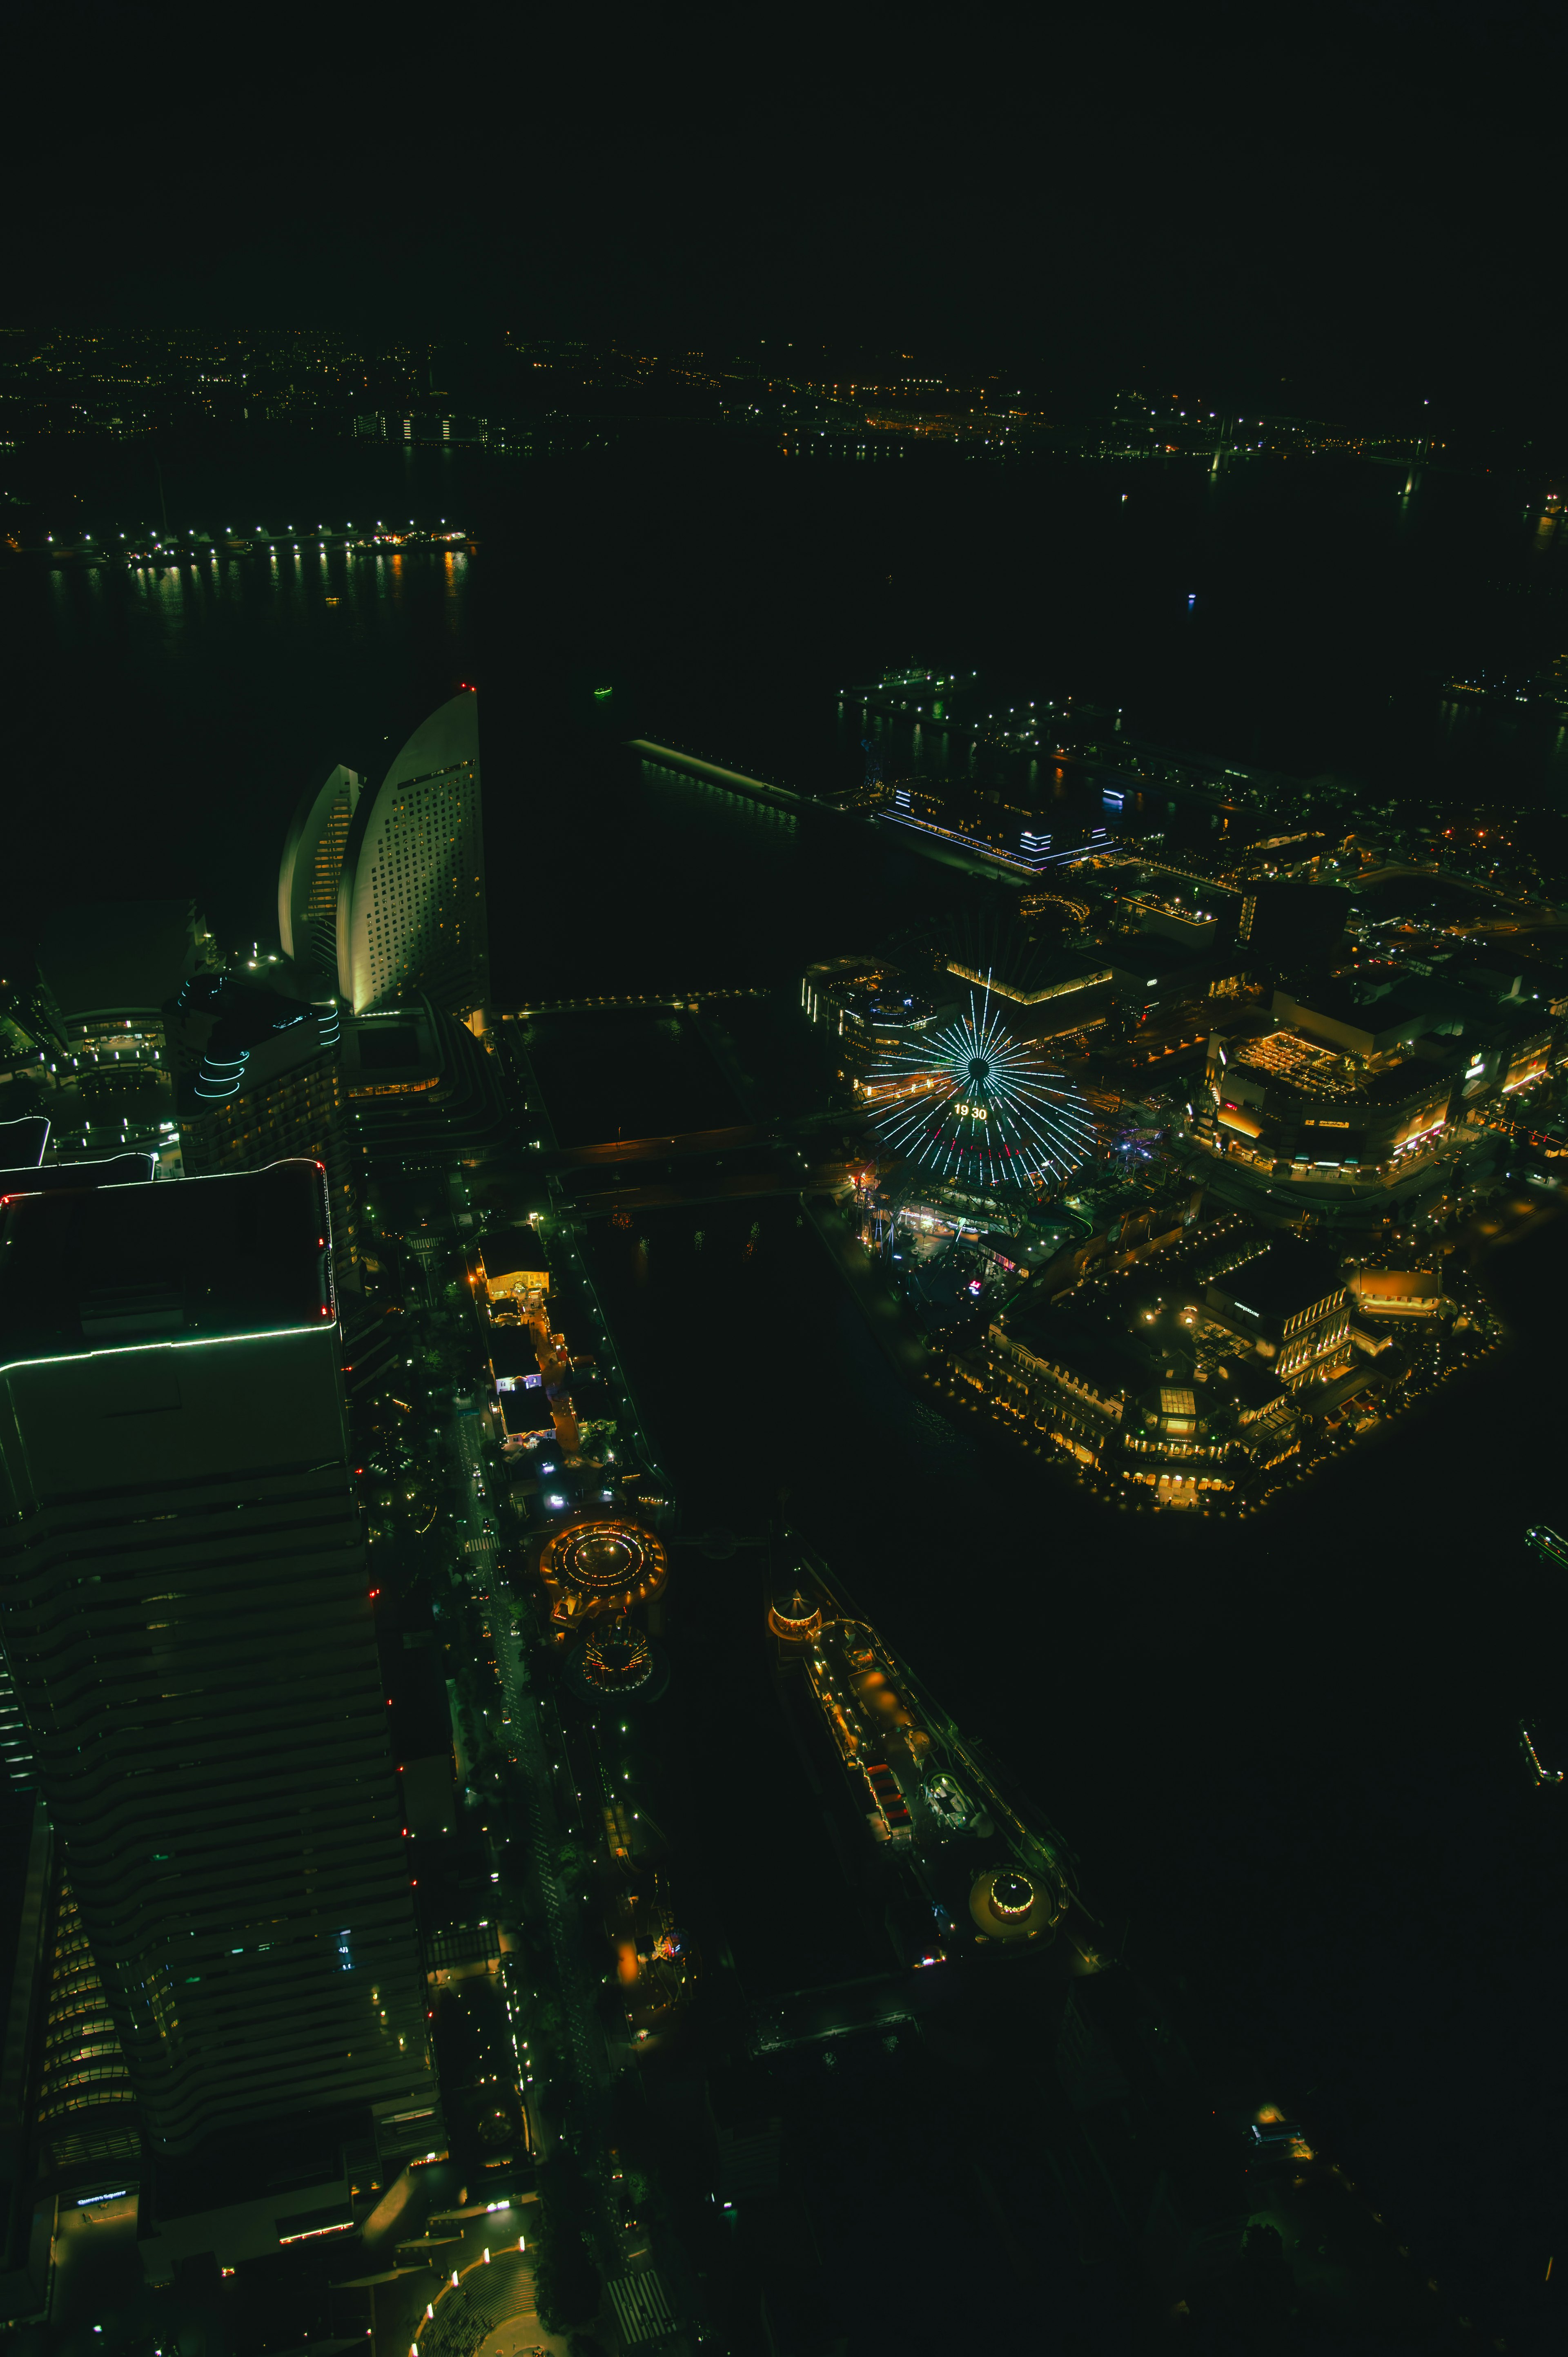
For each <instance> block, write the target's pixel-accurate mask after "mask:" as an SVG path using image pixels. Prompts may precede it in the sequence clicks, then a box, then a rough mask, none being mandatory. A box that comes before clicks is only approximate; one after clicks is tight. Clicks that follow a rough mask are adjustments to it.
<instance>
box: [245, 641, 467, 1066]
mask: <svg viewBox="0 0 1568 2357" xmlns="http://www.w3.org/2000/svg"><path fill="white" fill-rule="evenodd" d="M278 932H279V935H280V937H281V939H282V942H283V947H284V954H285V957H288V958H290V959H292V960H293V962H294V965H295V971H296V973H297V974H298V976H299V978H300V980H301V982H302V983H303V984H304V985H305V987H306V989H307V990H309V991H311V992H313V993H314V992H324V991H326V990H328V989H329V988H334V987H335V988H336V990H337V993H338V997H339V998H340V999H341V1000H343V1001H344V1003H345V1004H346V1005H347V1006H348V1007H349V1010H350V1011H351V1012H352V1013H353V1014H355V1015H364V1014H368V1013H379V1012H381V1010H382V1009H384V1008H386V1007H389V1006H396V1005H397V1004H398V1003H399V1002H400V1001H402V1000H407V999H413V998H414V997H416V996H419V995H420V994H421V993H423V994H424V996H426V997H427V998H429V999H430V1000H431V1001H432V1003H433V1004H434V1005H435V1006H438V1007H440V1008H442V1009H443V1010H444V1011H445V1012H446V1014H448V1015H455V1016H456V1017H457V1018H458V1019H459V1020H460V1021H462V1022H464V1023H467V1024H468V1025H470V1026H471V1028H473V1029H474V1030H476V1031H482V1030H483V1028H484V1010H485V1005H486V1001H487V998H488V996H489V931H488V927H487V922H486V914H485V842H484V825H483V815H482V812H481V808H480V799H479V700H478V696H477V695H476V694H474V693H473V691H472V690H471V689H467V688H466V689H465V690H464V691H463V693H462V694H460V695H455V696H453V697H452V699H451V701H450V702H449V703H446V704H443V705H440V707H439V708H438V709H437V710H436V711H435V712H433V713H432V714H431V716H430V717H429V719H428V720H425V721H424V722H422V723H421V725H420V726H419V727H417V728H416V729H415V730H414V732H413V736H412V737H410V738H409V739H408V742H407V743H406V744H405V745H404V746H403V748H402V750H401V752H399V754H398V755H397V758H396V759H394V760H393V762H392V766H391V768H390V769H389V770H387V773H386V775H385V777H384V778H383V779H382V780H381V784H380V785H379V786H377V787H374V788H373V789H372V788H370V787H367V786H366V785H365V783H364V781H363V780H361V779H360V776H359V775H358V773H357V772H356V771H354V770H348V769H343V768H341V767H339V768H338V769H336V770H333V772H332V774H331V776H330V777H329V778H328V780H327V781H326V783H325V785H323V786H322V787H320V788H319V789H318V790H317V791H314V792H311V793H307V794H306V797H305V799H304V800H303V802H301V803H300V806H299V808H298V810H297V811H296V812H295V816H294V822H293V823H292V825H291V826H290V828H289V831H288V836H287V840H286V841H285V845H284V856H283V864H282V866H281V867H280V869H279V871H278Z"/></svg>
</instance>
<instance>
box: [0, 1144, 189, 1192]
mask: <svg viewBox="0 0 1568 2357" xmlns="http://www.w3.org/2000/svg"><path fill="white" fill-rule="evenodd" d="M156 1159H157V1157H156V1155H152V1154H111V1155H108V1156H107V1157H105V1158H104V1160H103V1161H102V1162H46V1163H44V1164H42V1165H41V1166H40V1167H38V1168H22V1169H18V1170H0V1195H53V1194H58V1193H59V1190H60V1189H62V1188H67V1189H69V1188H72V1187H75V1188H81V1187H134V1186H135V1185H136V1184H137V1183H138V1182H139V1181H142V1180H145V1179H151V1177H152V1175H153V1168H154V1165H155V1163H156Z"/></svg>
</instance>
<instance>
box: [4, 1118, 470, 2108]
mask: <svg viewBox="0 0 1568 2357" xmlns="http://www.w3.org/2000/svg"><path fill="white" fill-rule="evenodd" d="M327 1237H328V1222H327V1199H326V1191H325V1188H324V1185H323V1178H322V1173H321V1172H320V1171H319V1170H318V1169H317V1167H316V1165H315V1163H314V1162H291V1163H284V1164H280V1165H277V1166H275V1167H274V1168H272V1169H270V1170H264V1171H259V1172H255V1173H246V1174H243V1175H240V1176H235V1177H229V1178H216V1179H195V1180H190V1181H188V1182H187V1183H186V1184H184V1185H182V1186H177V1187H124V1188H110V1189H99V1190H96V1191H94V1192H92V1193H81V1194H71V1193H63V1192H57V1193H53V1194H45V1195H28V1196H22V1197H17V1198H15V1199H13V1200H11V1201H10V1203H9V1204H8V1205H6V1206H5V1210H4V1212H3V1213H0V1514H3V1522H0V1529H3V1536H0V1634H3V1636H4V1641H5V1653H6V1656H7V1659H8V1662H9V1666H10V1669H11V1673H12V1676H13V1678H14V1681H15V1685H16V1694H17V1696H18V1698H19V1700H20V1703H21V1706H22V1709H23V1712H24V1714H25V1716H26V1719H27V1732H28V1735H29V1738H30V1740H31V1746H32V1749H33V1753H34V1757H35V1760H36V1764H37V1770H38V1779H39V1782H40V1785H41V1788H42V1791H43V1792H44V1795H45V1798H46V1800H47V1803H48V1812H49V1817H50V1820H51V1822H52V1824H53V1826H54V1828H55V1832H56V1834H57V1835H58V1837H59V1842H60V1844H61V1847H62V1853H63V1861H62V1862H63V1867H64V1871H65V1873H66V1875H67V1877H68V1878H69V1881H70V1889H71V1892H72V1894H73V1896H74V1898H75V1900H76V1903H77V1905H78V1906H79V1908H80V1910H81V1922H82V1926H83V1929H84V1931H85V1933H86V1935H87V1938H88V1939H89V1940H90V1942H91V1952H92V1955H93V1958H94V1960H95V1962H96V1964H97V1968H98V1972H99V1974H100V1975H101V1979H102V1996H103V2002H104V2005H105V2007H106V2009H107V2015H108V2018H110V2020H111V2021H112V2022H113V2030H114V2033H115V2037H116V2038H117V2040H118V2043H119V2047H120V2049H121V2050H122V2051H123V2053H124V2064H125V2068H126V2070H127V2072H128V2073H129V2077H130V2082H131V2084H132V2086H133V2087H134V2091H135V2095H136V2102H137V2108H138V2111H139V2114H140V2117H141V2121H142V2124H143V2126H144V2127H145V2131H146V2133H147V2135H148V2136H149V2137H150V2138H151V2139H152V2141H153V2143H154V2145H155V2147H156V2148H158V2149H160V2150H162V2151H165V2152H169V2153H177V2152H181V2151H187V2150H189V2149H191V2148H193V2147H195V2146H196V2145H198V2144H199V2142H200V2141H201V2140H202V2139H203V2138H204V2137H205V2136H208V2135H209V2134H210V2133H212V2132H214V2131H217V2130H220V2129H243V2128H246V2127H250V2126H255V2125H257V2124H259V2123H263V2122H266V2121H268V2120H277V2119H284V2118H292V2117H294V2116H296V2115H298V2114H299V2113H300V2112H302V2111H305V2110H315V2109H324V2108H327V2107H335V2106H339V2105H345V2104H365V2103H369V2104H381V2103H386V2102H389V2101H402V2100H403V2099H405V2098H406V2099H409V2100H410V2101H419V2100H422V2099H423V2100H425V2101H428V2093H429V2089H430V2087H431V2084H432V2080H431V2076H430V2061H429V2055H428V2050H427V2046H426V2039H425V2017H424V1996H423V1981H422V1975H421V1969H420V1958H419V1952H418V1943H417V1938H416V1933H415V1928H414V1921H413V1904H412V1893H411V1890H410V1887H409V1880H408V1873H407V1867H406V1864H405V1860H404V1855H403V1852H404V1842H403V1823H402V1812H401V1809H400V1807H399V1803H398V1799H397V1793H396V1788H395V1782H394V1779H393V1775H392V1765H391V1760H390V1758H389V1753H388V1744H387V1733H386V1727H385V1717H386V1703H385V1696H384V1692H383V1687H382V1683H381V1676H380V1673H379V1671H378V1667H377V1659H376V1648H375V1640H374V1632H373V1629H372V1625H371V1607H370V1603H369V1601H368V1598H367V1591H366V1574H365V1564H364V1555H363V1548H362V1544H361V1539H360V1521H359V1514H358V1510H357V1505H356V1501H355V1497H354V1492H353V1486H352V1480H351V1476H350V1471H349V1459H348V1443H347V1436H346V1430H345V1424H344V1415H343V1398H342V1383H341V1375H340V1372H339V1364H340V1337H339V1332H338V1321H337V1317H336V1314H335V1302H334V1297H333V1288H332V1282H331V1268H330V1260H329V1253H328V1243H327Z"/></svg>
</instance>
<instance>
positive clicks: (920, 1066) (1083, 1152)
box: [869, 975, 1094, 1191]
mask: <svg viewBox="0 0 1568 2357" xmlns="http://www.w3.org/2000/svg"><path fill="white" fill-rule="evenodd" d="M869 1084H870V1087H871V1089H872V1091H873V1092H875V1091H877V1090H879V1089H887V1090H891V1091H895V1092H897V1094H896V1097H895V1099H894V1101H893V1102H891V1103H888V1104H887V1105H886V1108H885V1110H884V1111H883V1112H882V1113H880V1114H878V1115H877V1116H876V1126H877V1129H878V1131H879V1133H880V1135H881V1136H882V1138H883V1140H884V1142H885V1144H886V1146H887V1147H888V1148H889V1150H890V1151H891V1152H892V1153H894V1154H897V1155H899V1156H901V1157H905V1158H907V1159H908V1160H910V1161H914V1162H918V1163H919V1164H921V1165H922V1167H923V1168H926V1169H928V1170H929V1171H931V1172H932V1173H933V1174H934V1175H935V1176H936V1177H937V1178H939V1179H950V1180H951V1181H952V1182H953V1183H954V1184H955V1185H957V1186H968V1187H974V1188H979V1189H985V1190H988V1191H990V1190H994V1189H998V1188H1011V1189H1018V1188H1026V1189H1037V1188H1040V1187H1054V1186H1059V1185H1060V1184H1061V1183H1062V1182H1063V1181H1064V1180H1065V1179H1069V1178H1070V1177H1071V1176H1072V1173H1073V1172H1074V1171H1075V1170H1077V1169H1079V1168H1081V1167H1082V1165H1083V1164H1084V1163H1085V1162H1086V1161H1087V1160H1088V1159H1089V1157H1090V1153H1091V1152H1092V1150H1093V1146H1094V1126H1093V1124H1092V1122H1091V1121H1090V1116H1089V1114H1088V1113H1087V1112H1086V1111H1085V1109H1084V1105H1083V1103H1082V1100H1081V1099H1080V1097H1079V1093H1078V1092H1077V1090H1076V1089H1074V1088H1073V1087H1072V1086H1071V1084H1070V1082H1069V1081H1068V1080H1067V1078H1066V1076H1065V1074H1063V1073H1061V1072H1059V1071H1049V1070H1048V1069H1047V1066H1046V1065H1045V1064H1044V1063H1043V1062H1042V1061H1041V1060H1040V1058H1039V1055H1038V1052H1037V1050H1036V1048H1035V1046H1034V1045H1033V1043H1032V1042H1030V1041H1027V1040H1019V1039H1014V1038H1013V1036H1012V1034H1011V1033H1010V1032H1009V1031H1008V1030H1007V1028H1006V1027H1005V1025H1004V1023H1003V1021H1002V1018H1001V1017H1000V1016H999V1015H998V1014H997V1012H996V1010H995V1008H994V1007H993V1006H992V1003H991V983H990V977H989V975H988V976H987V978H986V985H985V989H984V992H983V996H982V998H981V1001H980V1004H979V1006H978V1007H977V1006H976V1004H975V1000H974V996H973V994H972V993H971V996H970V1002H969V1013H968V1014H967V1015H965V1016H961V1017H960V1018H959V1020H958V1021H957V1022H956V1023H952V1024H950V1025H949V1026H948V1027H947V1028H945V1029H944V1030H940V1031H935V1032H931V1033H929V1034H926V1035H922V1036H913V1037H910V1038H909V1039H907V1040H904V1041H901V1042H899V1043H898V1044H897V1046H895V1047H891V1048H889V1049H888V1050H887V1052H886V1055H885V1056H884V1058H883V1059H882V1060H881V1061H880V1062H879V1063H878V1064H876V1065H875V1066H874V1067H873V1069H872V1071H871V1073H870V1075H869Z"/></svg>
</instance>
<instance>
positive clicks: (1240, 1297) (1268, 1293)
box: [1213, 1236, 1344, 1318]
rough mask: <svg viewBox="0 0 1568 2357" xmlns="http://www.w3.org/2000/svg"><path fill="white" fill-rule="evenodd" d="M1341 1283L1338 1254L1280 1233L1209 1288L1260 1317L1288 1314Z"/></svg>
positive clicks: (1283, 1316)
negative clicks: (1257, 1253) (1243, 1264)
mask: <svg viewBox="0 0 1568 2357" xmlns="http://www.w3.org/2000/svg"><path fill="white" fill-rule="evenodd" d="M1343 1283H1344V1278H1343V1275H1342V1274H1341V1271H1340V1265H1339V1254H1337V1252H1334V1251H1332V1250H1330V1248H1329V1247H1328V1246H1327V1245H1326V1244H1313V1243H1303V1242H1302V1241H1301V1239H1300V1238H1299V1237H1296V1236H1280V1237H1277V1238H1276V1239H1275V1241H1274V1242H1273V1243H1272V1244H1270V1245H1269V1246H1268V1248H1267V1250H1266V1251H1264V1252H1263V1253H1262V1254H1261V1255H1260V1257H1259V1258H1258V1259H1257V1260H1250V1261H1248V1262H1247V1263H1246V1265H1245V1266H1243V1267H1241V1268H1238V1269H1233V1270H1232V1271H1231V1272H1230V1275H1229V1276H1222V1277H1220V1278H1219V1281H1218V1282H1217V1284H1216V1285H1215V1286H1214V1287H1213V1290H1214V1291H1215V1292H1217V1293H1223V1294H1225V1295H1227V1296H1228V1297H1230V1300H1232V1301H1234V1302H1237V1303H1238V1304H1240V1303H1245V1304H1246V1306H1247V1307H1248V1308H1251V1309H1255V1310H1257V1311H1258V1313H1259V1315H1260V1316H1261V1317H1264V1318H1271V1317H1272V1318H1292V1317H1294V1315H1295V1313H1296V1311H1297V1310H1298V1309H1309V1308H1311V1307H1312V1305H1313V1303H1314V1302H1315V1301H1321V1300H1322V1299H1323V1298H1324V1296H1325V1295H1326V1294H1329V1293H1332V1292H1333V1290H1334V1288H1335V1286H1337V1285H1341V1284H1343Z"/></svg>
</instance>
